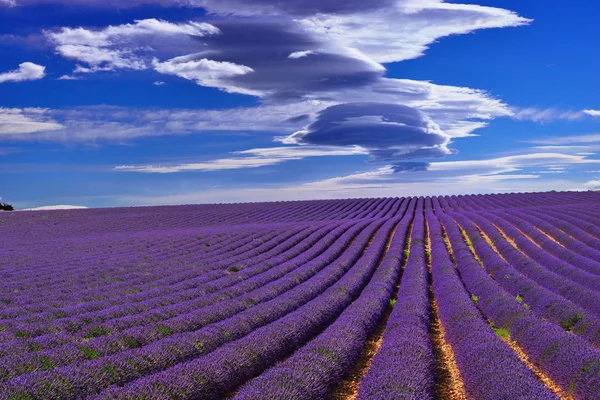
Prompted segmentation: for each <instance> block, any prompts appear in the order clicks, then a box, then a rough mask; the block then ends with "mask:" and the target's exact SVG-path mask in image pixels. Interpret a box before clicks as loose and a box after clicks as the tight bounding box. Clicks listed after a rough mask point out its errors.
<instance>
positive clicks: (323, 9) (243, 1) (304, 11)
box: [196, 0, 398, 16]
mask: <svg viewBox="0 0 600 400" xmlns="http://www.w3.org/2000/svg"><path fill="white" fill-rule="evenodd" d="M196 3H200V4H203V6H204V7H206V8H207V9H208V10H209V11H212V12H219V13H234V14H266V13H284V14H291V15H297V16H307V15H315V14H350V13H360V12H366V11H373V10H379V9H381V8H385V7H389V6H392V5H393V4H395V3H398V0H203V1H197V2H196Z"/></svg>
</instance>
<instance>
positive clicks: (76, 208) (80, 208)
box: [23, 205, 87, 211]
mask: <svg viewBox="0 0 600 400" xmlns="http://www.w3.org/2000/svg"><path fill="white" fill-rule="evenodd" d="M83 209H87V207H84V206H70V205H56V206H43V207H36V208H27V209H24V210H23V211H51V210H83Z"/></svg>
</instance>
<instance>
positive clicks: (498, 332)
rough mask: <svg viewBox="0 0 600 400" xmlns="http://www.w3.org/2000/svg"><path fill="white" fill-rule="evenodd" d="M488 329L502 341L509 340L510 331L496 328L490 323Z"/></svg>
mask: <svg viewBox="0 0 600 400" xmlns="http://www.w3.org/2000/svg"><path fill="white" fill-rule="evenodd" d="M490 328H492V329H493V330H494V332H495V333H496V336H498V337H499V338H502V339H507V338H510V329H508V328H497V327H496V326H495V325H494V323H493V322H490Z"/></svg>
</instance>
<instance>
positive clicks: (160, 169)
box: [0, 0, 600, 208]
mask: <svg viewBox="0 0 600 400" xmlns="http://www.w3.org/2000/svg"><path fill="white" fill-rule="evenodd" d="M122 3H123V2H119V1H116V0H103V1H96V0H91V1H83V0H69V1H67V0H0V54H1V55H2V57H0V176H1V179H0V198H2V201H7V202H10V203H11V204H13V205H15V206H16V207H17V208H33V207H40V206H48V205H65V204H66V205H77V206H87V207H112V206H131V205H154V204H190V203H210V202H239V201H273V200H300V199H318V198H349V197H372V196H406V195H433V194H461V193H490V192H519V191H543V190H551V189H554V190H588V189H600V157H598V154H597V153H598V152H599V151H600V130H599V127H600V100H599V99H598V97H597V93H599V92H600V76H599V75H598V73H597V71H598V70H600V56H599V55H598V52H597V51H595V48H596V43H595V42H596V41H597V39H596V38H597V37H600V27H599V26H598V24H596V23H595V20H594V18H595V16H597V15H598V12H600V5H597V4H596V2H591V1H584V0H578V1H572V2H569V3H568V4H566V3H559V2H540V1H537V0H519V1H516V0H512V1H509V0H505V1H491V0H489V1H485V0H481V1H447V2H443V1H441V0H418V1H417V0H373V1H370V2H364V1H358V0H345V1H342V0H330V1H323V0H318V1H317V0H286V1H284V0H182V1H173V0H134V1H129V2H127V3H126V6H123V4H122Z"/></svg>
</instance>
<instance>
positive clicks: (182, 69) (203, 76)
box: [152, 56, 259, 95]
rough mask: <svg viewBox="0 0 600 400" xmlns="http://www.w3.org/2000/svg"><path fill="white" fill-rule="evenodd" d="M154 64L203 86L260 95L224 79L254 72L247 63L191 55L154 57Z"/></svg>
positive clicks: (158, 70)
mask: <svg viewBox="0 0 600 400" xmlns="http://www.w3.org/2000/svg"><path fill="white" fill-rule="evenodd" d="M152 65H153V66H154V69H155V70H156V71H157V72H159V73H161V74H165V75H175V76H178V77H180V78H183V79H187V80H191V81H195V82H196V83H197V84H198V85H201V86H209V87H216V88H219V89H223V90H225V91H227V92H232V93H234V92H237V93H244V94H255V95H259V93H255V92H251V91H248V90H247V89H243V88H239V87H235V86H232V85H228V84H226V83H225V82H224V80H223V79H224V78H230V77H233V76H236V75H246V74H249V73H251V72H254V70H253V69H252V68H250V67H246V66H245V65H237V64H234V63H230V62H226V61H213V60H209V59H206V58H203V59H200V60H193V59H191V58H190V56H182V57H175V58H173V59H171V60H168V61H165V62H160V61H158V60H157V59H154V60H153V61H152Z"/></svg>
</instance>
